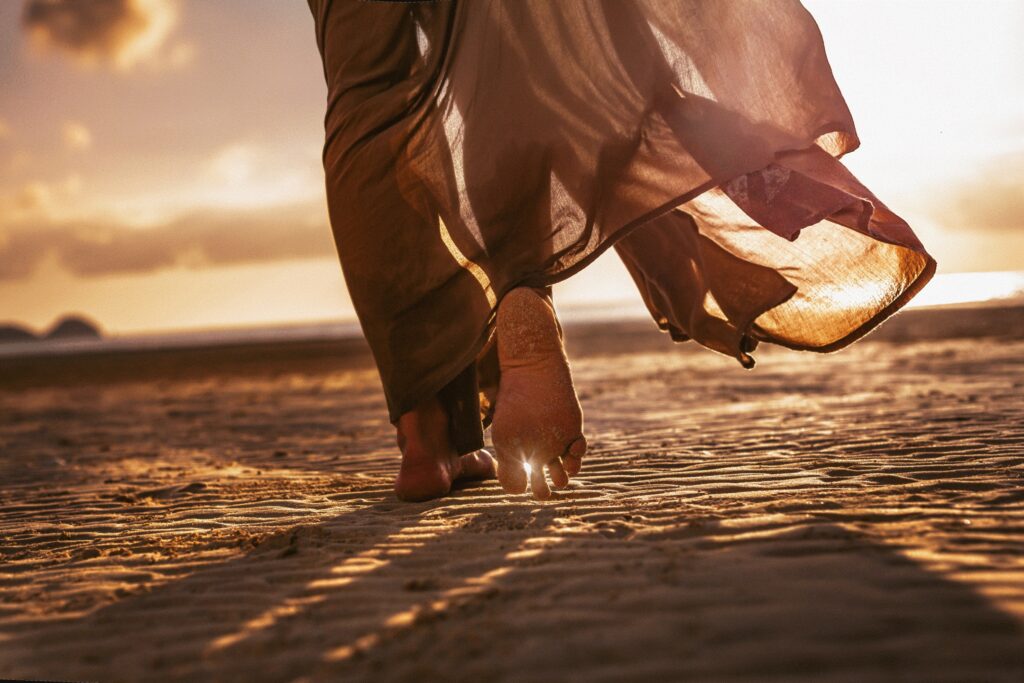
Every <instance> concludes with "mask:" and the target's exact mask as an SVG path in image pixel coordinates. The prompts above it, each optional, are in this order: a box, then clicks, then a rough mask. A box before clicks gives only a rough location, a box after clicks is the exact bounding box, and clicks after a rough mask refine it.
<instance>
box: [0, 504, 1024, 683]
mask: <svg viewBox="0 0 1024 683" xmlns="http://www.w3.org/2000/svg"><path fill="white" fill-rule="evenodd" d="M363 495H364V496H365V494H363ZM635 512H636V507H635V505H633V504H631V503H630V502H629V501H627V500H617V499H616V498H615V497H614V495H609V492H607V491H605V492H601V491H578V492H570V493H568V494H563V496H562V497H561V498H560V500H558V501H556V502H555V503H554V504H548V505H544V506H538V505H537V504H535V503H532V502H530V501H528V500H510V499H508V498H507V497H505V496H504V495H502V494H501V493H500V492H498V491H497V490H496V489H495V488H493V487H486V488H478V489H475V490H473V491H467V492H463V493H461V494H458V495H456V496H455V497H453V498H450V499H448V500H445V501H441V502H439V503H434V504H428V505H415V506H401V505H398V504H397V503H393V502H390V501H385V500H381V499H380V498H377V499H375V500H374V502H372V503H370V504H368V505H363V506H359V507H357V508H355V509H353V510H351V511H349V512H346V513H344V514H341V515H338V516H336V517H333V518H331V519H329V520H326V521H323V522H320V523H316V524H311V525H305V526H301V527H296V528H292V529H288V530H286V531H283V532H281V533H279V534H277V535H276V536H274V537H272V538H271V539H269V540H267V541H266V542H264V543H263V544H261V546H260V547H258V548H255V549H253V550H252V551H251V552H249V553H247V554H246V555H245V556H244V557H241V558H239V559H237V560H232V561H229V562H225V563H221V564H217V565H215V566H212V567H207V568H203V569H200V570H198V571H196V572H195V573H193V574H191V575H189V576H187V577H185V578H182V579H180V580H176V581H171V582H170V583H167V584H164V585H162V586H159V587H156V588H154V589H153V590H151V591H149V592H148V593H145V594H142V595H135V596H128V597H125V598H123V599H121V600H120V601H118V602H116V603H114V604H112V605H110V606H108V607H105V608H103V609H100V610H98V611H96V612H94V613H92V614H89V615H87V616H85V617H81V618H75V619H70V620H67V621H55V622H49V623H45V624H42V625H38V626H35V627H33V628H32V629H31V630H27V631H25V632H24V633H20V634H19V633H14V634H11V637H10V638H9V639H8V640H6V641H5V642H4V648H3V651H4V652H5V655H4V662H5V663H4V667H3V669H2V673H3V674H5V675H9V676H23V677H39V676H45V677H50V678H52V677H56V678H70V679H77V680H81V679H98V680H117V679H121V678H123V679H126V680H196V679H200V680H267V681H272V680H273V681H276V680H293V679H297V678H302V677H307V678H310V679H312V680H337V679H338V677H339V676H345V677H348V676H353V677H356V678H360V679H361V678H364V677H365V678H373V679H375V680H376V679H382V680H414V679H415V680H423V679H424V678H426V679H428V680H429V679H432V678H438V679H452V678H454V679H459V680H491V679H503V678H508V679H514V680H550V679H552V678H570V679H572V678H578V679H588V680H589V679H591V678H594V677H605V678H620V679H621V678H633V679H636V678H639V677H642V678H651V677H665V676H669V677H672V678H674V679H679V678H693V679H695V680H708V679H721V678H731V677H740V678H751V679H758V680H762V679H765V678H782V679H800V678H803V679H809V680H830V679H834V680H891V679H893V678H900V679H903V678H912V679H925V680H936V679H948V680H1011V679H1013V677H1014V676H1019V675H1021V674H1022V673H1024V638H1022V631H1021V627H1020V625H1019V623H1018V622H1017V621H1016V620H1014V619H1013V618H1012V617H1010V616H1008V615H1007V614H1005V613H1003V612H1001V611H1000V610H998V609H996V608H995V607H994V606H993V605H992V604H991V603H990V602H989V601H988V600H987V599H985V598H984V597H982V596H980V595H978V594H977V593H976V592H974V591H973V590H971V588H970V587H968V586H966V585H964V584H961V583H959V582H956V581H951V580H947V579H945V578H943V577H941V576H939V575H937V574H934V573H932V572H929V571H927V570H925V569H924V568H922V567H921V566H919V565H917V564H916V563H914V562H912V561H910V560H908V559H907V558H906V557H905V556H904V555H903V553H902V549H901V548H899V547H893V546H889V545H884V544H881V543H879V542H877V541H874V540H872V539H871V538H869V537H868V536H867V535H865V534H862V533H860V532H855V531H851V530H850V529H849V528H848V527H845V526H840V525H836V524H833V523H829V522H815V521H808V520H807V519H806V518H792V519H789V520H788V521H787V520H783V521H776V522H771V523H765V524H761V525H757V524H754V525H753V526H754V528H753V529H752V528H751V525H747V526H746V527H738V526H734V525H723V524H720V523H718V522H715V521H706V520H705V521H702V520H699V519H695V518H691V517H688V516H687V515H686V514H685V513H684V512H682V511H679V512H673V513H671V514H670V515H668V516H663V517H661V518H659V519H658V522H657V525H652V524H650V523H648V522H647V521H645V520H639V519H638V518H637V517H636V516H635ZM581 520H583V521H585V523H581ZM652 529H653V530H652ZM453 672H455V673H453ZM1017 680H1019V678H1018V679H1017Z"/></svg>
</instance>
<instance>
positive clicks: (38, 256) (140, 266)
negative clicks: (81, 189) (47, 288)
mask: <svg viewBox="0 0 1024 683" xmlns="http://www.w3.org/2000/svg"><path fill="white" fill-rule="evenodd" d="M51 254H52V255H54V256H56V258H57V260H58V261H59V262H60V263H61V264H62V265H63V267H64V268H66V269H67V270H69V271H70V272H72V273H75V274H76V275H79V276H83V277H94V276H102V275H109V274H114V273H144V272H151V271H155V270H159V269H162V268H172V267H175V266H188V267H193V268H203V267H210V266H222V265H231V264H241V263H254V262H267V261H278V260H286V259H295V258H317V257H333V256H334V255H335V250H334V243H333V241H332V238H331V231H330V228H329V227H328V223H327V217H326V213H325V211H324V209H323V206H322V204H320V203H316V202H314V203H309V204H301V205H291V206H284V207H277V208H276V209H260V210H235V211H213V210H211V211H205V212H202V213H197V214H194V215H191V216H184V217H181V218H178V219H176V220H173V221H170V222H168V223H165V224H163V225H161V226H158V227H155V228H144V229H143V228H133V227H129V226H126V225H117V224H110V223H101V222H97V221H92V222H69V223H46V222H38V223H37V224H34V225H21V226H19V227H16V228H8V229H7V230H6V231H5V232H0V280H11V279H17V278H23V277H27V276H29V275H31V274H32V272H33V271H34V270H35V268H36V266H38V264H39V263H40V262H41V261H42V260H43V259H44V258H45V257H46V256H48V255H51Z"/></svg>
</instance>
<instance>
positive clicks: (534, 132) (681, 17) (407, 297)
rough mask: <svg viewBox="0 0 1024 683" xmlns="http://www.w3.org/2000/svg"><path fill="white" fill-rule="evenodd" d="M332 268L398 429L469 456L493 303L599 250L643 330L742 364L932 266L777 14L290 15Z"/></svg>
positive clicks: (838, 337) (321, 11)
mask: <svg viewBox="0 0 1024 683" xmlns="http://www.w3.org/2000/svg"><path fill="white" fill-rule="evenodd" d="M309 4H310V7H311V9H312V11H313V16H314V18H315V24H316V32H317V40H318V45H319V48H320V51H321V55H322V57H323V63H324V72H325V77H326V80H327V84H328V105H327V116H326V119H325V127H326V144H325V148H324V168H325V172H326V179H327V197H328V206H329V210H330V217H331V224H332V229H333V231H334V237H335V241H336V244H337V247H338V253H339V256H340V259H341V264H342V270H343V272H344V275H345V279H346V283H347V286H348V289H349V293H350V295H351V297H352V300H353V303H354V305H355V308H356V311H357V314H358V316H359V319H360V322H361V324H362V328H363V331H364V333H365V335H366V338H367V340H368V342H369V344H370V347H371V349H372V350H373V353H374V357H375V360H376V363H377V366H378V369H379V370H380V375H381V380H382V384H383V386H384V392H385V395H386V397H387V401H388V408H389V412H390V417H391V420H392V421H396V420H397V419H398V416H399V415H401V414H402V413H403V412H405V411H408V410H410V409H412V408H413V407H414V406H415V405H417V404H418V403H419V402H421V401H423V400H424V399H426V398H428V397H430V396H433V395H440V396H441V397H442V401H443V402H444V403H445V404H446V406H447V407H448V408H449V411H450V413H451V414H452V416H453V417H452V430H453V436H454V437H456V439H457V446H458V448H459V450H460V451H468V450H472V449H473V448H476V447H479V445H480V443H481V434H482V432H481V418H483V420H484V422H486V420H487V417H488V414H489V411H490V409H491V408H492V404H491V399H493V395H494V388H495V386H496V382H497V380H498V377H497V369H496V365H495V363H494V354H493V351H494V340H493V338H492V335H493V326H494V313H495V309H496V306H497V303H498V301H500V299H501V297H502V296H503V295H504V293H506V292H507V291H509V290H510V289H512V288H514V287H516V286H522V285H526V286H533V287H538V288H544V287H546V286H548V285H550V284H552V283H554V282H557V281H559V280H561V279H564V278H566V277H569V276H570V275H572V274H573V273H575V272H577V271H578V270H580V269H581V268H583V267H585V266H586V265H587V264H588V263H590V262H591V261H592V260H593V259H594V258H596V257H597V256H598V255H599V254H600V253H602V252H603V251H604V250H605V249H607V248H609V247H611V246H614V247H615V249H616V251H617V253H618V254H619V256H620V257H621V258H622V260H623V262H624V263H625V264H626V266H627V268H628V269H629V271H630V273H631V275H632V276H633V279H634V280H635V282H636V284H637V287H638V289H639V291H640V293H641V295H642V296H643V299H644V302H645V303H646V305H647V307H648V309H649V310H650V312H651V314H652V316H653V318H654V320H655V322H656V323H657V324H658V325H659V326H660V327H661V328H662V329H664V330H667V331H668V332H669V333H670V334H671V335H672V337H673V338H674V339H676V340H679V341H682V340H685V339H694V340H696V341H698V342H700V343H701V344H703V345H705V346H707V347H709V348H711V349H714V350H716V351H720V352H722V353H726V354H730V355H732V356H735V357H736V358H737V359H739V360H740V362H742V363H743V364H744V365H747V366H750V365H752V364H753V360H752V358H751V357H750V351H751V350H752V349H753V348H754V347H755V346H756V344H757V343H758V342H760V341H768V342H773V343H778V344H782V345H785V346H789V347H792V348H797V349H808V350H816V351H831V350H834V349H837V348H840V347H842V346H843V345H845V344H847V343H849V342H850V341H852V340H854V339H856V338H857V337H859V336H861V335H863V334H864V333H866V332H867V331H869V330H870V329H871V328H872V327H874V326H875V325H876V324H878V323H879V322H880V321H881V320H882V319H884V318H885V317H886V316H888V315H889V314H891V313H893V312H894V311H895V310H897V309H898V308H899V307H900V306H902V305H903V304H904V303H906V301H907V300H908V299H909V298H910V297H911V296H913V294H914V293H916V292H917V291H918V290H919V289H920V287H922V286H923V285H924V284H925V282H927V280H928V279H929V278H930V277H931V275H932V274H933V272H934V269H935V263H934V261H933V260H932V258H931V257H930V256H929V255H928V254H927V253H926V251H925V250H924V248H923V247H922V245H921V244H920V243H919V241H918V240H917V238H916V237H915V236H914V234H913V232H912V231H911V229H910V228H909V227H908V226H907V224H906V223H905V222H904V221H903V220H901V219H900V218H899V217H898V216H896V215H895V214H894V213H892V212H891V211H890V210H889V209H888V208H886V207H885V205H883V204H882V203H881V202H880V201H879V200H878V199H877V198H876V197H875V196H874V195H873V194H872V193H871V192H870V191H869V190H868V189H867V188H865V187H864V186H863V185H862V184H861V183H860V182H858V181H857V179H856V178H854V177H853V176H852V175H851V174H850V173H849V171H848V170H847V169H846V168H845V167H844V166H843V165H842V164H841V163H840V162H839V161H838V159H839V158H840V157H841V156H842V155H843V154H845V153H847V152H849V151H851V150H853V149H855V148H856V147H857V146H858V144H859V142H858V138H857V134H856V132H855V128H854V124H853V121H852V119H851V116H850V112H849V110H848V109H847V106H846V104H845V102H844V100H843V97H842V95H841V93H840V91H839V89H838V87H837V86H836V83H835V81H834V79H833V76H832V71H831V69H830V67H829V64H828V61H827V59H826V56H825V51H824V47H823V45H822V40H821V36H820V33H819V31H818V28H817V25H816V24H815V22H814V20H813V19H812V18H811V16H810V15H809V14H808V13H807V12H806V10H805V9H804V8H803V7H802V6H801V5H800V4H799V3H798V2H796V1H795V0H771V1H764V2H758V1H755V0H750V1H747V2H706V1H703V0H634V1H625V0H559V1H558V2H553V1H552V0H471V1H461V2H460V1H453V0H436V1H432V2H412V3H396V2H366V1H363V0H309Z"/></svg>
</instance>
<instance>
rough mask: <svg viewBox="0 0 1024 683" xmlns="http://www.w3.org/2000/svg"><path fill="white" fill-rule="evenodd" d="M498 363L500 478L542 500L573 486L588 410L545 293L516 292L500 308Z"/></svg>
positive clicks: (494, 429)
mask: <svg viewBox="0 0 1024 683" xmlns="http://www.w3.org/2000/svg"><path fill="white" fill-rule="evenodd" d="M498 363H499V364H500V365H501V383H500V384H499V385H498V396H497V399H496V400H495V404H494V419H493V421H492V423H491V438H492V440H493V441H494V450H495V454H496V455H497V457H498V480H499V481H500V482H501V485H502V487H503V488H504V489H505V490H506V491H508V492H509V493H522V492H523V491H525V490H526V480H527V472H526V468H524V467H523V464H524V463H526V464H528V465H529V479H530V488H531V489H532V490H533V494H534V495H535V496H536V497H537V498H548V497H550V496H551V489H550V488H549V487H548V483H547V479H546V477H545V475H544V468H545V467H547V470H548V474H549V475H550V476H551V483H552V484H553V485H554V486H555V488H564V487H566V486H568V485H569V477H570V476H573V475H576V474H578V473H579V471H580V466H581V464H582V462H581V461H582V458H583V455H584V453H586V450H587V440H586V439H585V438H584V437H583V411H582V410H581V409H580V403H579V400H578V399H577V398H576V390H575V389H574V388H573V385H572V375H571V374H570V372H569V361H568V359H567V358H566V356H565V349H564V348H563V347H562V340H561V338H560V337H559V334H558V324H557V321H556V320H555V312H554V311H553V310H552V309H551V306H549V305H548V303H547V302H546V301H545V300H544V298H543V297H541V296H540V295H539V294H537V292H535V291H533V290H532V289H529V288H527V287H519V288H517V289H514V290H512V291H511V292H509V293H508V294H506V295H505V297H504V298H503V299H502V300H501V304H500V305H499V307H498Z"/></svg>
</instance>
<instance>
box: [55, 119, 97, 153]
mask: <svg viewBox="0 0 1024 683" xmlns="http://www.w3.org/2000/svg"><path fill="white" fill-rule="evenodd" d="M61 135H62V136H63V138H64V144H65V145H67V146H68V149H73V150H75V151H84V150H87V149H89V148H90V147H92V133H91V132H90V131H89V129H88V128H86V127H85V126H84V125H82V124H81V123H78V122H77V121H66V122H65V123H64V125H63V126H62V127H61Z"/></svg>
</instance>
